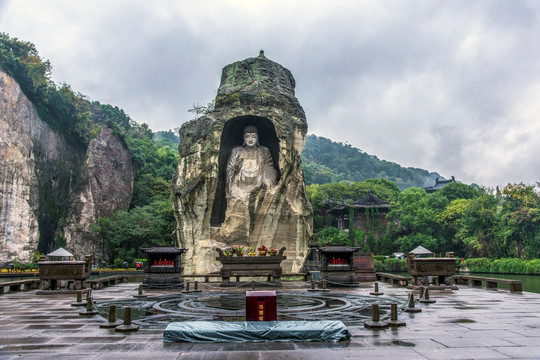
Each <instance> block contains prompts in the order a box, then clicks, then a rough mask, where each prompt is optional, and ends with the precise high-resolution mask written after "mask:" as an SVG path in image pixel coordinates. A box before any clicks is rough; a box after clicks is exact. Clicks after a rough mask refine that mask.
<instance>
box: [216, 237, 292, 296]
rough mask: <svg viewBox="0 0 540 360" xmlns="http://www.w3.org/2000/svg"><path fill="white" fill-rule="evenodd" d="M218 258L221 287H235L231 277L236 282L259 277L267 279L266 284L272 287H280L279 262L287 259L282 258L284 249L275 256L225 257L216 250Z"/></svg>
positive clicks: (220, 251) (281, 271)
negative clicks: (241, 278) (241, 279)
mask: <svg viewBox="0 0 540 360" xmlns="http://www.w3.org/2000/svg"><path fill="white" fill-rule="evenodd" d="M216 251H217V252H218V254H219V256H218V257H217V258H216V260H219V261H220V262H221V265H222V266H221V270H220V272H219V273H220V276H221V286H222V287H231V286H237V285H238V284H235V283H234V282H231V277H234V278H236V281H237V282H238V281H239V280H240V277H244V278H246V277H259V276H263V277H266V278H267V282H268V283H269V284H271V285H273V286H282V284H281V275H282V273H283V270H282V269H281V262H282V261H283V260H285V259H287V257H286V256H283V252H284V251H285V248H284V247H283V248H281V250H279V252H278V253H277V254H276V255H275V256H226V255H225V254H224V253H223V251H222V250H221V249H219V248H218V249H216Z"/></svg>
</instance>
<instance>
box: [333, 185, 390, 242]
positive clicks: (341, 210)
mask: <svg viewBox="0 0 540 360" xmlns="http://www.w3.org/2000/svg"><path fill="white" fill-rule="evenodd" d="M389 207H390V203H389V202H388V201H384V200H381V199H379V198H378V197H376V196H375V195H373V194H371V193H369V194H368V195H366V196H364V197H363V198H361V199H359V200H357V201H355V202H352V203H350V204H341V205H338V206H335V207H333V208H331V209H330V210H328V211H327V212H326V213H327V214H328V215H333V216H335V217H336V220H335V221H334V223H333V225H334V226H335V227H337V228H339V229H342V230H345V231H349V229H350V227H351V223H350V222H351V220H350V218H351V216H352V219H353V220H352V221H353V226H354V227H356V228H358V229H359V230H362V231H364V232H366V233H368V232H370V231H371V230H374V232H375V237H379V235H381V234H379V231H382V230H383V229H384V228H386V225H387V223H388V221H387V220H386V215H387V214H388V210H389ZM377 230H379V231H377Z"/></svg>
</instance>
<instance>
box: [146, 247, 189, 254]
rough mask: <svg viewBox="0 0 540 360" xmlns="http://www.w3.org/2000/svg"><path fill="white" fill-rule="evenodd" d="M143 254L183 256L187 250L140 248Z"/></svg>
mask: <svg viewBox="0 0 540 360" xmlns="http://www.w3.org/2000/svg"><path fill="white" fill-rule="evenodd" d="M140 249H141V250H142V251H143V252H145V253H147V254H173V255H174V254H182V253H185V252H186V251H187V249H181V248H176V247H151V248H140Z"/></svg>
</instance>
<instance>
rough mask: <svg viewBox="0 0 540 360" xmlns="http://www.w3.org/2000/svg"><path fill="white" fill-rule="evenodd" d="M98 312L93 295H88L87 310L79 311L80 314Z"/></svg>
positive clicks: (87, 314)
mask: <svg viewBox="0 0 540 360" xmlns="http://www.w3.org/2000/svg"><path fill="white" fill-rule="evenodd" d="M96 314H97V311H96V309H94V301H93V300H92V298H91V297H87V299H86V311H81V312H79V315H81V316H94V315H96Z"/></svg>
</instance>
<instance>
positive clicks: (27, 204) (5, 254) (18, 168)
mask: <svg viewBox="0 0 540 360" xmlns="http://www.w3.org/2000/svg"><path fill="white" fill-rule="evenodd" d="M0 158H1V159H2V161H0V264H1V263H4V262H7V261H12V260H14V259H16V258H18V259H19V260H21V261H23V262H28V261H29V260H30V257H31V255H32V253H33V252H34V251H35V250H37V249H38V248H39V250H40V251H42V252H48V251H50V250H52V246H53V245H54V237H55V234H59V233H62V234H63V235H64V236H65V237H66V238H67V239H68V246H67V247H68V248H69V249H70V250H71V251H72V252H74V254H76V255H80V256H82V255H87V254H92V253H93V247H94V239H92V238H91V237H90V236H89V233H88V230H89V227H90V224H91V223H94V222H95V220H96V218H97V217H99V216H107V215H110V214H111V213H112V212H113V211H115V210H117V209H127V208H128V206H129V203H130V201H131V195H132V190H133V177H134V171H133V169H132V164H131V156H130V153H129V151H128V150H127V148H126V146H125V144H124V143H123V142H122V141H121V140H120V139H119V138H118V137H117V136H116V135H113V134H112V132H111V130H110V129H108V128H103V129H102V131H101V133H100V134H99V135H98V137H97V138H96V139H94V140H92V141H91V142H90V144H89V146H88V149H87V151H86V157H85V149H83V147H82V146H79V147H77V146H74V145H73V144H71V143H69V141H66V139H65V138H64V137H63V136H62V135H61V134H60V133H58V132H56V131H54V130H52V129H51V128H50V127H49V126H48V125H47V124H46V123H45V122H43V121H42V120H41V119H40V118H39V116H38V114H37V111H36V109H35V106H34V105H33V104H32V103H31V102H30V101H29V100H28V99H27V98H26V96H25V95H24V94H23V92H22V91H21V88H20V87H19V85H18V84H17V82H16V81H15V80H14V79H13V78H11V77H10V76H8V75H7V74H6V73H5V72H3V71H1V70H0ZM97 254H99V251H98V252H97Z"/></svg>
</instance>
